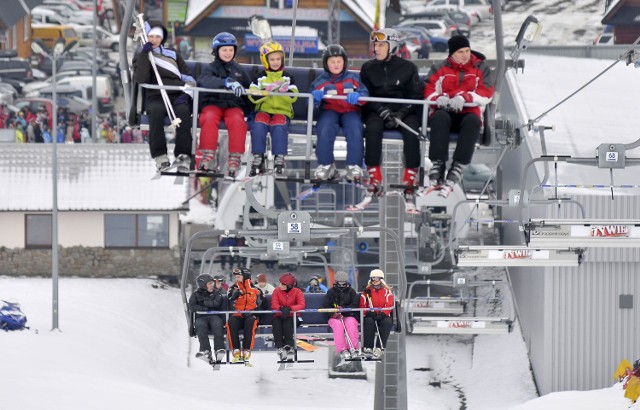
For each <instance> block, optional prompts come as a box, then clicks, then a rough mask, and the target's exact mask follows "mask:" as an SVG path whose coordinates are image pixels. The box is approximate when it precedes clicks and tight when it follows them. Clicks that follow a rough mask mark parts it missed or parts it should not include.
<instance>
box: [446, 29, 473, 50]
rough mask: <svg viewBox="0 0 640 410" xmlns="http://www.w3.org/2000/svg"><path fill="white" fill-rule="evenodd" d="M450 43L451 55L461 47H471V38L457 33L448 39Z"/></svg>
mask: <svg viewBox="0 0 640 410" xmlns="http://www.w3.org/2000/svg"><path fill="white" fill-rule="evenodd" d="M448 44H449V55H451V54H453V53H455V52H456V51H458V50H460V49H461V48H465V47H471V45H470V44H469V39H468V38H466V37H465V36H463V35H460V34H456V35H455V36H453V37H451V38H450V39H449V41H448Z"/></svg>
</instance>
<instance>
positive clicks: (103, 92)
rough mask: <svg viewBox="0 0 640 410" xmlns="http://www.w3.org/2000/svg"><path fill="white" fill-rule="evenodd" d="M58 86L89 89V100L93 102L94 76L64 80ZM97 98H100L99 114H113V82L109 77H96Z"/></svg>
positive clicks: (81, 76) (80, 76)
mask: <svg viewBox="0 0 640 410" xmlns="http://www.w3.org/2000/svg"><path fill="white" fill-rule="evenodd" d="M57 84H58V85H71V86H81V87H85V88H87V89H88V95H89V98H88V100H91V98H92V97H91V87H92V85H93V76H90V75H79V76H73V77H67V78H63V79H61V80H59V81H58V83H57ZM96 87H97V92H96V96H97V98H98V112H99V113H101V114H104V113H108V112H111V111H112V110H113V99H114V98H113V97H114V96H113V82H112V81H111V77H109V76H108V75H98V76H96Z"/></svg>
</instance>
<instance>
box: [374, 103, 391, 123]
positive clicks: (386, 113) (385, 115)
mask: <svg viewBox="0 0 640 410" xmlns="http://www.w3.org/2000/svg"><path fill="white" fill-rule="evenodd" d="M378 115H379V116H380V118H382V120H383V121H387V120H388V119H389V117H391V110H390V109H389V108H388V107H386V106H384V105H383V106H381V107H380V108H378ZM394 123H395V121H394Z"/></svg>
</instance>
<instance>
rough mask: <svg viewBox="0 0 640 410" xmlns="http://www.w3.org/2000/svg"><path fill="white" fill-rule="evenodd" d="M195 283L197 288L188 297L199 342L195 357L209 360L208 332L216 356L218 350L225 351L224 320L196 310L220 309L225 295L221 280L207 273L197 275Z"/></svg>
mask: <svg viewBox="0 0 640 410" xmlns="http://www.w3.org/2000/svg"><path fill="white" fill-rule="evenodd" d="M196 284H197V286H198V288H197V289H196V290H195V291H194V292H193V293H192V294H191V296H190V297H189V311H190V312H191V313H192V314H193V313H195V328H196V336H197V337H198V342H199V343H200V351H199V352H198V353H196V357H197V358H202V359H205V360H207V361H211V359H212V354H211V342H210V341H209V335H210V334H213V345H214V349H215V351H216V356H218V353H219V352H222V353H225V348H224V320H223V319H222V317H221V316H220V315H213V314H207V315H199V314H198V313H197V312H207V311H211V310H220V309H221V308H222V303H223V298H224V297H225V296H224V291H223V289H222V282H221V281H216V280H215V279H214V278H213V276H211V275H210V274H208V273H204V274H202V275H200V276H198V277H197V278H196Z"/></svg>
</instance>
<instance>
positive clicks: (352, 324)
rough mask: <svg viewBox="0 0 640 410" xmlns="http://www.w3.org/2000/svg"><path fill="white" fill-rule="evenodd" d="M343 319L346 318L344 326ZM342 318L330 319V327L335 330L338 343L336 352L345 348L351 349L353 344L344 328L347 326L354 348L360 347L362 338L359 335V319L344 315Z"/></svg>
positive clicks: (334, 333) (334, 336)
mask: <svg viewBox="0 0 640 410" xmlns="http://www.w3.org/2000/svg"><path fill="white" fill-rule="evenodd" d="M342 320H344V327H343V326H342ZM342 320H340V319H334V318H331V319H329V327H331V330H333V340H334V342H335V344H336V352H338V353H340V352H341V351H343V350H349V349H351V345H349V342H348V341H347V338H346V337H345V333H344V328H345V327H346V328H347V334H348V335H349V339H351V344H353V348H354V349H359V348H360V339H359V336H358V321H357V320H356V318H355V317H352V316H343V317H342Z"/></svg>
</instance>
